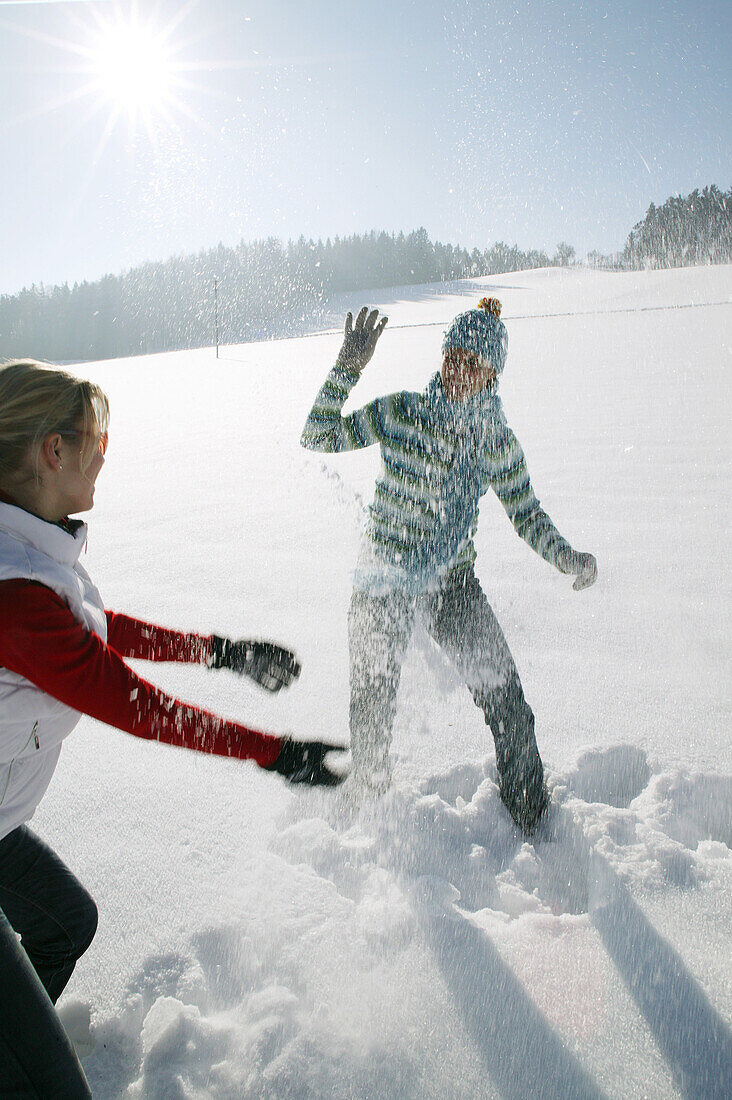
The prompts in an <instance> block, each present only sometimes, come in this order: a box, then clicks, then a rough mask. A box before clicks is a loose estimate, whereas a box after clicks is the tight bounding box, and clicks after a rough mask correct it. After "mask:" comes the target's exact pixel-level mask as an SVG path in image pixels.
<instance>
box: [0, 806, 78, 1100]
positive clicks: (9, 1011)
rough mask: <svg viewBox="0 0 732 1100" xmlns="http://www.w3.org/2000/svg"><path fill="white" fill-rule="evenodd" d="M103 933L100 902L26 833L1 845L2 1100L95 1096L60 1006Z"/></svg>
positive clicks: (17, 832)
mask: <svg viewBox="0 0 732 1100" xmlns="http://www.w3.org/2000/svg"><path fill="white" fill-rule="evenodd" d="M96 927H97V910H96V906H95V904H94V902H93V900H92V899H91V897H90V896H89V894H87V892H86V890H85V889H84V887H83V886H82V885H81V883H79V882H78V881H77V879H76V878H75V877H74V875H72V873H71V871H69V869H68V868H67V867H66V866H65V864H64V863H62V861H61V860H60V859H59V858H58V856H57V855H56V854H55V852H53V851H52V850H51V848H49V847H48V845H47V844H44V842H43V841H42V840H40V839H39V837H37V836H36V835H35V834H34V833H32V832H31V830H30V829H28V828H27V827H26V826H20V827H19V828H17V829H14V830H13V832H12V833H9V834H8V836H6V837H4V838H3V839H2V840H0V1096H2V1097H3V1100H5V1098H6V1097H7V1098H8V1100H9V1098H10V1097H34V1098H36V1097H37V1098H42V1100H56V1098H58V1100H61V1098H63V1100H77V1097H78V1098H88V1097H90V1096H91V1092H90V1090H89V1086H88V1084H87V1082H86V1078H85V1076H84V1073H83V1071H82V1069H81V1066H80V1065H79V1062H78V1059H77V1057H76V1054H75V1053H74V1049H73V1047H72V1045H71V1043H70V1041H69V1039H68V1037H67V1035H66V1032H65V1031H64V1028H63V1026H62V1024H61V1022H60V1020H59V1018H58V1016H57V1015H56V1011H55V1009H54V1007H53V1005H54V1004H55V1002H56V1001H57V999H58V998H59V997H60V995H61V993H62V991H63V989H64V987H65V985H66V983H67V982H68V980H69V978H70V977H71V973H72V971H73V969H74V965H75V964H76V960H77V959H78V958H79V956H80V955H82V954H83V953H84V951H86V949H87V947H88V946H89V944H90V943H91V941H92V939H93V937H94V933H95V931H96ZM16 933H17V934H16ZM18 935H19V936H20V937H21V941H20V943H19V942H18ZM21 944H22V946H21Z"/></svg>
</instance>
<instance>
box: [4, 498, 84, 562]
mask: <svg viewBox="0 0 732 1100" xmlns="http://www.w3.org/2000/svg"><path fill="white" fill-rule="evenodd" d="M0 531H6V532H7V533H8V534H9V535H12V537H13V538H16V539H18V541H19V542H24V543H26V545H28V546H32V547H34V549H36V550H40V551H41V553H43V554H48V556H49V557H50V558H53V559H54V561H57V562H58V563H59V565H70V566H74V565H76V563H77V561H78V560H79V555H80V554H81V551H82V549H83V548H84V545H85V543H86V535H87V525H86V524H85V523H82V521H81V520H70V521H68V527H67V528H64V527H60V526H59V525H58V524H56V523H49V522H48V521H47V520H45V519H41V518H40V517H39V516H34V515H33V514H32V512H26V511H25V509H23V508H18V506H17V505H15V504H6V503H4V502H3V501H0Z"/></svg>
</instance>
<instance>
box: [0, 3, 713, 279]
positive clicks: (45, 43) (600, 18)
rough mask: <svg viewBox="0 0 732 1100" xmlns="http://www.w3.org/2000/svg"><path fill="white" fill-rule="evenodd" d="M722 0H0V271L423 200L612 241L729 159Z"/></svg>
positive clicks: (121, 262)
mask: <svg viewBox="0 0 732 1100" xmlns="http://www.w3.org/2000/svg"><path fill="white" fill-rule="evenodd" d="M731 47H732V5H730V4H729V3H728V2H726V0H724V2H721V0H720V2H713V0H700V2H696V3H689V2H673V0H668V2H665V0H658V2H655V3H652V2H648V0H645V2H643V0H616V2H615V3H613V4H607V5H605V4H603V3H602V2H599V3H592V4H587V3H586V2H583V0H564V2H561V3H553V2H551V0H512V2H508V0H505V2H504V0H499V2H495V3H493V2H482V0H451V2H439V0H368V2H366V3H363V2H362V3H359V4H356V3H352V2H350V0H309V2H308V3H301V2H296V0H183V2H172V0H146V2H145V3H144V4H140V5H139V6H138V5H137V4H136V3H133V2H131V0H126V2H117V0H25V2H19V0H13V2H9V0H0V149H1V150H2V163H3V167H4V171H3V172H2V175H1V176H0V198H1V199H2V201H1V202H0V293H14V292H16V291H17V290H19V289H20V288H21V287H23V286H30V285H31V284H34V283H35V284H38V283H44V284H47V285H51V284H55V283H63V282H66V281H68V282H69V283H73V282H74V281H81V280H82V279H94V278H98V277H99V276H101V275H102V274H104V273H107V272H111V273H116V272H120V271H122V270H125V269H127V268H129V267H131V266H133V265H135V264H138V263H141V262H143V261H145V260H155V259H165V258H167V257H168V256H171V255H174V254H177V253H182V252H197V251H199V250H201V249H204V248H210V247H213V246H215V245H216V244H217V243H218V242H219V241H221V242H223V243H224V244H226V245H233V244H236V243H237V242H238V241H239V240H241V239H244V240H252V239H254V238H259V237H265V236H276V237H280V238H281V239H283V240H287V239H289V238H297V237H299V236H300V235H301V234H303V235H304V236H306V237H313V238H315V239H317V238H318V237H321V238H323V239H325V238H326V237H328V236H330V237H331V238H333V237H335V236H337V235H338V236H343V235H348V234H352V233H363V232H366V231H369V230H371V229H379V230H380V229H386V230H387V231H389V232H391V231H394V232H399V231H400V230H404V231H405V232H407V231H409V230H411V229H415V228H418V227H419V226H424V227H425V228H426V229H427V231H428V233H429V234H430V236H431V237H432V238H433V239H438V240H442V241H449V242H451V243H453V244H458V243H459V244H461V245H463V246H465V247H468V248H473V247H475V246H477V247H479V248H487V247H489V246H490V245H491V244H492V243H493V242H495V241H497V240H503V241H507V242H508V243H510V244H513V243H516V244H518V245H519V246H520V247H522V248H543V249H545V250H546V251H547V252H548V253H549V254H552V253H553V252H554V250H555V249H556V245H557V244H558V242H560V241H568V242H569V243H570V244H572V245H574V247H575V248H576V250H577V254H578V256H580V257H582V256H584V255H585V254H586V253H587V252H588V251H590V250H595V249H597V250H599V251H601V252H604V253H607V252H613V251H616V250H619V249H621V248H622V247H623V244H624V243H625V239H626V237H627V234H628V232H629V231H630V229H631V228H632V226H633V225H634V224H635V223H636V222H637V221H639V220H640V219H641V218H642V217H643V215H644V213H645V211H646V210H647V208H648V206H649V204H650V203H651V202H655V203H662V202H663V201H665V199H666V198H668V197H669V196H670V195H672V194H675V193H681V194H686V193H688V192H689V191H691V190H693V189H694V188H695V187H703V186H705V185H707V184H711V183H716V184H717V185H718V186H720V187H722V188H725V189H726V188H727V187H729V185H730V181H731V179H732V171H731V169H732V155H731V153H730V150H731V149H732V141H731V139H732V122H731V118H732V114H731V113H730V111H729V103H730V89H729V75H728V71H729V56H730V48H731Z"/></svg>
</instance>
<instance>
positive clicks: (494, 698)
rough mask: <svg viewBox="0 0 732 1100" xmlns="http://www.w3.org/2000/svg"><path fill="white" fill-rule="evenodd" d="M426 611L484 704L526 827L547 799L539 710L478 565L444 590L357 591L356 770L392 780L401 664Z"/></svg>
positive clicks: (506, 794) (352, 623) (507, 788)
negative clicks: (420, 592) (478, 574)
mask: <svg viewBox="0 0 732 1100" xmlns="http://www.w3.org/2000/svg"><path fill="white" fill-rule="evenodd" d="M415 615H419V617H420V619H421V620H422V621H423V623H424V625H425V627H426V628H427V630H428V631H429V633H430V634H431V635H432V637H433V638H434V640H435V641H436V642H437V643H438V644H439V645H440V647H441V648H442V649H443V650H444V651H445V653H446V654H447V655H448V656H449V657H450V659H451V660H452V662H453V664H454V665H455V667H456V669H457V671H458V672H459V674H460V676H461V677H462V679H463V681H464V682H465V684H466V685H467V687H468V688H469V690H470V692H471V694H472V696H473V699H474V700H475V702H476V704H477V705H478V706H479V707H480V709H481V710H482V711H483V714H484V716H485V720H486V722H487V724H488V726H489V727H490V729H491V732H492V734H493V739H494V742H495V748H496V765H497V769H498V776H499V784H500V791H501V798H502V799H503V802H504V803H505V805H506V807H507V808H508V810H509V812H510V813H511V816H512V817H513V818H514V820H515V821H516V823H517V824H518V825H520V826H521V827H522V828H526V829H527V831H530V829H531V828H532V827H533V825H534V824H535V823H536V820H537V819H538V817H539V816H540V815H541V813H542V812H543V810H544V809H545V805H546V798H547V795H546V788H545V786H544V769H543V766H542V763H541V758H540V756H539V751H538V749H537V745H536V736H535V733H534V715H533V713H532V710H531V708H530V707H529V705H528V703H527V702H526V699H525V698H524V693H523V689H522V687H521V681H520V679H519V675H518V671H517V669H516V664H515V662H514V660H513V657H512V656H511V651H510V650H509V648H508V643H507V642H506V639H505V637H504V635H503V631H502V630H501V627H500V625H499V623H498V620H497V618H496V616H495V614H494V613H493V610H492V608H491V606H490V604H489V603H488V600H487V599H486V596H485V593H484V592H483V590H482V588H481V587H480V584H479V582H478V579H477V577H476V576H475V573H474V572H473V570H472V569H465V570H460V571H458V572H455V573H452V574H450V575H449V577H448V578H447V579H446V581H445V582H444V584H443V586H442V587H441V588H440V589H439V590H438V591H437V592H431V593H425V594H423V595H420V596H416V597H415V596H410V595H407V594H405V593H402V592H393V593H390V594H389V595H388V596H369V595H367V594H366V593H363V592H354V593H353V597H352V599H351V607H350V611H349V616H348V631H349V645H350V662H351V707H350V725H351V751H352V755H353V770H354V773H355V774H356V776H359V775H360V776H362V777H363V779H364V781H365V782H367V783H368V778H369V776H376V777H377V778H376V783H375V785H376V786H378V785H379V781H380V777H382V776H383V777H385V781H386V782H388V776H389V764H388V753H389V746H390V744H391V731H392V726H393V723H394V715H395V713H396V698H397V691H398V688H399V679H400V675H401V665H402V660H403V658H404V654H405V652H406V649H407V646H408V644H409V640H410V638H411V635H412V628H413V625H414V619H415Z"/></svg>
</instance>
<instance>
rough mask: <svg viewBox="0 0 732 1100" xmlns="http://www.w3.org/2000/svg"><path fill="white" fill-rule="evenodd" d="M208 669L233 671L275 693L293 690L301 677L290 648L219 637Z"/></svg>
mask: <svg viewBox="0 0 732 1100" xmlns="http://www.w3.org/2000/svg"><path fill="white" fill-rule="evenodd" d="M208 667H209V668H230V669H231V671H232V672H238V673H240V674H241V675H244V676H248V677H249V678H250V679H251V680H254V682H255V683H256V684H259V685H260V687H263V688H266V689H267V691H272V692H274V691H279V690H280V688H283V687H289V685H290V684H291V683H292V681H293V680H296V679H297V677H298V676H299V675H300V662H299V661H298V660H297V658H296V657H295V654H294V653H292V652H291V651H290V650H289V649H283V648H282V646H279V645H275V644H274V643H273V642H252V641H246V640H241V641H237V642H232V641H231V639H230V638H220V637H219V635H218V634H214V636H213V645H212V647H211V656H210V657H209V661H208Z"/></svg>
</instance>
